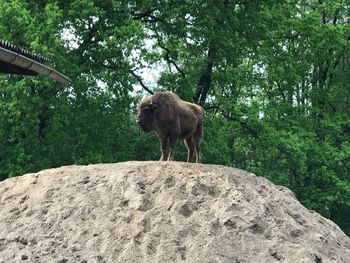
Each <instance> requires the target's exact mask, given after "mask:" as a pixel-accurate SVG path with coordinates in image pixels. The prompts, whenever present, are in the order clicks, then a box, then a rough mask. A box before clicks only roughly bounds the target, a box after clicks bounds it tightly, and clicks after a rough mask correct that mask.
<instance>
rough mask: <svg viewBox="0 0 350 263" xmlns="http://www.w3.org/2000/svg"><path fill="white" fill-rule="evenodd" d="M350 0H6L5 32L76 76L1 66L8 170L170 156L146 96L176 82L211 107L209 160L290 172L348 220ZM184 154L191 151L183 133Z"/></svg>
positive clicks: (318, 202)
mask: <svg viewBox="0 0 350 263" xmlns="http://www.w3.org/2000/svg"><path fill="white" fill-rule="evenodd" d="M349 11H350V2H349V1H340V0H339V1H337V0H335V1H307V0H303V1H289V0H283V1H257V0H256V1H234V0H222V1H200V0H198V1H187V0H181V1H170V0H158V1H152V0H150V1H123V0H119V1H117V0H109V1H97V0H84V1H57V0H50V1H17V0H11V1H4V0H0V34H1V38H4V39H5V40H7V41H10V42H12V43H13V44H16V45H18V46H21V47H24V48H27V49H29V50H31V51H34V52H38V53H41V54H42V55H44V56H46V57H49V58H51V59H52V60H53V63H54V65H53V66H55V67H56V68H57V69H58V70H60V71H62V72H63V73H65V74H66V75H68V76H69V77H70V78H71V79H72V82H71V84H70V85H69V86H61V85H58V84H56V83H53V82H51V81H49V80H47V79H44V78H43V77H35V78H30V77H22V76H8V75H2V76H0V179H5V178H8V177H11V176H16V175H21V174H23V173H26V172H34V171H38V170H40V169H44V168H49V167H57V166H61V165H67V164H74V163H75V164H88V163H99V162H118V161H124V160H151V159H152V160H156V159H158V158H159V146H158V141H157V139H156V138H155V136H153V135H150V134H144V133H141V132H140V131H139V129H138V128H137V127H136V125H135V121H134V120H135V113H136V112H135V110H136V105H137V101H138V100H140V98H141V97H142V96H144V95H145V94H146V93H147V91H149V90H152V91H155V90H170V91H174V92H176V93H178V94H179V95H180V96H181V97H182V98H183V99H186V100H189V101H194V102H198V103H201V104H202V105H203V107H204V108H205V110H206V120H205V131H204V134H205V136H204V139H203V142H202V148H203V153H202V160H203V162H205V163H215V164H224V165H230V166H235V167H239V168H242V169H245V170H248V171H250V172H254V173H256V174H257V175H260V176H265V177H267V178H269V179H270V180H272V181H273V182H275V183H277V184H281V185H285V186H287V187H289V188H290V189H291V190H292V191H293V192H294V193H295V195H296V196H297V198H298V199H299V200H300V201H301V202H302V203H303V204H304V205H306V206H307V207H308V208H310V209H315V210H316V211H318V212H320V213H322V215H323V216H326V217H328V218H330V219H332V220H334V221H335V222H337V223H338V224H339V225H340V226H341V227H342V228H343V229H344V231H346V232H347V233H348V234H349V233H350V221H349V216H348V215H349V213H350V178H349V177H350V121H349V120H350V118H349V117H350V87H349V83H350V74H349V70H350V63H349V61H350V60H349V58H350V57H349V49H350V41H349V35H350V25H349ZM152 69H153V70H152ZM147 71H151V73H150V74H148V75H147V74H145V73H142V72H147ZM151 75H155V76H156V77H155V78H153V79H152V78H150V76H151ZM175 155H176V157H175V158H176V159H177V160H185V159H186V153H185V149H184V147H183V146H182V145H180V144H178V145H177V149H176V152H175Z"/></svg>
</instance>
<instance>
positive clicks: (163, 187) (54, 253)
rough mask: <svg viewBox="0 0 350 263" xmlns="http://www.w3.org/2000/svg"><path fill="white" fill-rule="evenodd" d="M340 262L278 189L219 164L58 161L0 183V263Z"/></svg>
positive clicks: (325, 236)
mask: <svg viewBox="0 0 350 263" xmlns="http://www.w3.org/2000/svg"><path fill="white" fill-rule="evenodd" d="M9 262H15V263H17V262H43V263H47V262H54V263H64V262H79V263H90V262H92V263H95V262H108V263H109V262H111V263H112V262H113V263H114V262H208V263H209V262H210V263H212V262H218V263H219V262H227V263H229V262H230V263H231V262H233V263H238V262H240V263H243V262H291V263H292V262H293V263H302V262H305V263H308V262H310V263H311V262H312V263H326V262H334V263H341V262H344V263H348V262H350V239H349V238H348V237H347V236H346V235H345V234H344V233H343V232H342V231H341V230H340V229H339V227H338V226H337V225H335V224H334V223H333V222H331V221H329V220H327V219H325V218H323V217H321V216H320V215H319V214H318V213H315V212H313V211H310V210H308V209H306V208H305V207H303V206H302V205H301V204H300V203H299V202H298V201H297V200H296V199H295V197H294V196H293V194H292V193H291V192H290V191H289V190H288V189H286V188H284V187H280V186H276V185H274V184H272V183H271V182H269V181H268V180H266V179H264V178H261V177H257V176H255V175H253V174H249V173H247V172H244V171H241V170H238V169H234V168H228V167H224V166H216V165H205V164H186V163H179V162H125V163H117V164H100V165H89V166H67V167H61V168H57V169H50V170H44V171H41V172H39V173H35V174H26V175H24V176H21V177H17V178H11V179H8V180H5V181H3V182H0V263H9Z"/></svg>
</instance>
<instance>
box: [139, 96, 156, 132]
mask: <svg viewBox="0 0 350 263" xmlns="http://www.w3.org/2000/svg"><path fill="white" fill-rule="evenodd" d="M157 110H158V105H157V104H154V103H152V100H151V99H150V98H147V99H144V100H143V101H141V102H140V105H139V110H138V114H137V119H136V122H137V124H138V125H139V126H140V128H141V129H142V130H143V131H144V132H150V131H152V130H153V129H154V115H155V113H156V112H157Z"/></svg>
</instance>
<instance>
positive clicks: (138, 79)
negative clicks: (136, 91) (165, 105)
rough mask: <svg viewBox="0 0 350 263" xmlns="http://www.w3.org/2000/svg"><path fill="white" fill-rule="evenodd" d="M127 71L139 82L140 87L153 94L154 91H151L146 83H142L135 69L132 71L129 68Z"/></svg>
mask: <svg viewBox="0 0 350 263" xmlns="http://www.w3.org/2000/svg"><path fill="white" fill-rule="evenodd" d="M129 73H130V74H131V75H132V76H133V77H134V78H135V79H136V80H137V81H138V82H139V84H140V85H141V87H142V88H143V89H144V90H145V91H147V92H148V93H149V94H151V95H153V94H154V92H153V91H152V90H150V89H149V88H148V87H147V86H146V85H145V83H143V81H142V78H141V77H140V76H139V75H137V74H136V73H135V71H133V70H131V69H130V70H129Z"/></svg>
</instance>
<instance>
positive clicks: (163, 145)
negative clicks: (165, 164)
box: [159, 136, 167, 161]
mask: <svg viewBox="0 0 350 263" xmlns="http://www.w3.org/2000/svg"><path fill="white" fill-rule="evenodd" d="M159 142H160V150H161V152H162V155H161V156H160V159H159V161H166V144H167V138H166V137H165V136H163V137H159Z"/></svg>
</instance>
